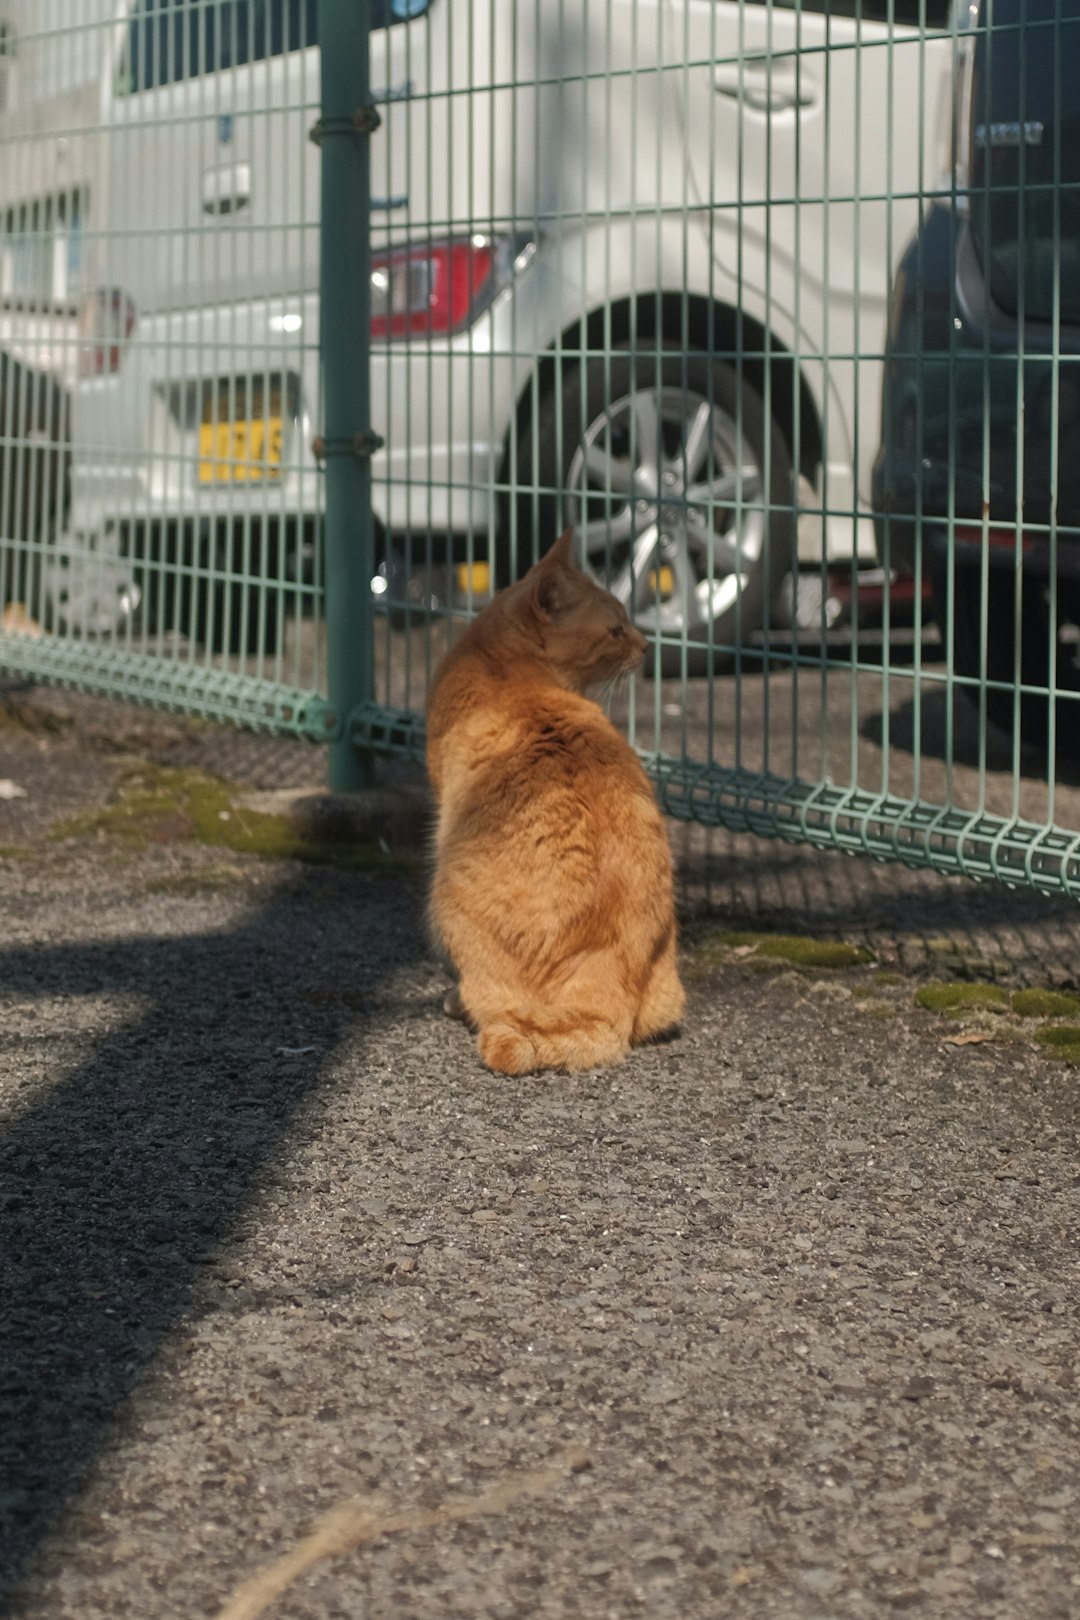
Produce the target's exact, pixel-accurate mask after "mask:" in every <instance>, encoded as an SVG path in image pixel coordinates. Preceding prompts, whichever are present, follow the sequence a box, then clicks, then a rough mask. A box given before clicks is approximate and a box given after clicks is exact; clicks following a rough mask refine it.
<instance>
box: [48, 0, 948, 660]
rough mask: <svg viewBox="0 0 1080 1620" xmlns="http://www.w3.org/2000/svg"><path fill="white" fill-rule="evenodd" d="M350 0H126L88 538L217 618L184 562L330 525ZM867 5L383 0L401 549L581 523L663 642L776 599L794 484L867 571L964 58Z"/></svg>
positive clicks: (901, 7)
mask: <svg viewBox="0 0 1080 1620" xmlns="http://www.w3.org/2000/svg"><path fill="white" fill-rule="evenodd" d="M317 9H318V8H317V5H316V3H315V0H211V3H209V4H208V3H207V0H123V4H122V5H121V6H120V7H119V9H118V13H117V18H116V23H115V26H114V28H113V29H112V30H111V31H110V32H109V35H108V40H107V46H106V50H105V53H104V54H105V61H104V64H103V70H102V84H101V118H102V124H103V128H104V130H105V132H106V134H105V139H106V140H107V157H106V163H105V181H104V185H103V188H102V197H101V202H102V204H103V207H104V212H103V213H100V214H99V215H98V219H97V221H96V224H95V231H94V233H93V240H94V244H95V250H96V254H97V257H96V259H95V261H94V269H95V282H96V290H95V291H94V293H93V294H91V295H90V296H89V297H88V299H87V300H86V302H85V304H84V308H83V316H82V328H81V338H82V348H81V352H80V376H79V378H78V381H77V383H76V387H75V405H74V417H73V421H74V430H73V438H74V462H73V473H72V491H73V509H72V526H73V528H74V529H75V530H76V531H79V532H80V533H82V534H84V535H88V534H97V535H99V536H103V535H106V534H107V535H111V536H113V537H114V541H115V543H116V544H117V545H118V546H119V549H120V550H121V552H122V553H123V554H124V555H125V556H129V557H131V558H133V559H134V560H135V563H136V564H137V565H138V566H140V567H141V566H142V565H143V563H144V562H150V563H155V562H158V561H164V562H166V563H168V564H170V565H174V572H175V574H176V578H177V580H178V581H179V584H178V585H177V587H176V590H175V591H174V590H173V589H172V587H167V586H166V585H165V584H163V583H162V579H163V578H165V574H167V573H168V570H166V571H165V574H162V576H161V577H160V578H159V577H157V576H154V577H155V579H156V583H155V586H154V589H153V590H151V589H144V592H143V598H144V600H143V610H144V612H145V613H147V614H148V615H149V618H150V621H151V623H153V622H154V620H155V615H156V616H157V622H158V623H159V625H160V623H161V622H162V621H163V620H164V621H169V622H173V623H180V624H181V627H183V628H189V629H190V628H192V627H191V626H190V624H185V623H184V619H185V615H187V616H188V617H190V601H188V599H187V598H185V597H184V593H183V589H182V588H181V587H182V584H183V578H184V569H185V568H186V567H187V566H188V565H190V564H192V563H194V564H195V566H196V568H197V569H203V570H205V569H209V570H210V571H211V572H212V573H213V572H214V571H215V570H216V571H217V572H219V573H221V572H227V571H230V570H231V571H233V573H234V574H236V575H237V577H240V578H242V579H246V580H252V579H254V578H256V577H258V576H259V575H260V574H261V573H263V572H268V573H269V574H271V575H274V574H275V573H278V574H280V575H281V576H282V577H291V578H298V577H299V564H298V558H300V557H302V555H303V554H304V551H305V547H307V549H308V550H309V551H310V549H311V546H312V543H313V539H314V535H315V533H316V527H315V524H314V522H313V519H314V517H315V515H316V513H317V510H318V502H319V499H320V493H319V492H320V480H319V476H318V469H317V463H316V460H315V457H314V454H313V450H312V443H313V441H314V440H315V439H316V437H317V434H318V431H319V420H318V418H319V398H320V379H319V356H318V331H319V300H318V249H319V242H318V222H319V154H318V150H317V148H316V147H315V146H314V145H313V144H312V143H311V142H310V141H309V139H308V133H309V129H310V126H311V124H312V122H313V120H314V116H315V109H316V107H317V101H318V82H319V63H318V46H317V38H316V28H317ZM854 9H856V8H855V7H854V6H853V5H852V4H851V3H850V0H840V3H837V0H812V3H810V4H804V5H803V6H802V8H801V10H799V11H792V10H788V9H786V8H785V7H783V6H782V5H781V4H779V3H776V0H774V3H773V4H770V5H763V4H758V3H756V0H741V3H739V0H606V3H604V4H600V3H595V4H589V3H587V0H582V3H574V4H566V5H560V6H556V5H554V4H552V3H551V0H514V3H509V0H508V3H506V4H503V5H498V6H493V5H491V4H490V3H489V0H485V3H483V4H481V3H479V0H460V3H455V4H451V0H373V3H372V7H371V10H372V17H373V22H374V25H375V26H374V31H373V34H372V42H371V75H372V81H373V84H374V85H375V86H376V87H377V91H378V99H379V101H380V108H379V110H380V114H381V127H380V128H379V129H378V131H377V132H376V133H375V135H374V137H373V138H372V193H373V198H372V223H373V231H374V243H375V253H376V260H375V264H374V268H373V274H372V289H373V299H374V316H373V322H372V339H373V343H374V353H373V362H372V416H373V422H372V425H373V427H374V428H375V430H376V431H377V432H378V433H379V434H380V435H381V436H382V438H383V439H384V440H385V447H384V449H383V450H382V451H381V452H380V453H379V455H378V456H377V458H376V462H375V499H376V513H377V517H378V520H379V523H380V525H381V527H382V530H383V532H384V534H385V536H386V537H387V538H388V539H389V541H390V542H391V543H401V542H404V543H406V544H410V541H411V549H412V550H413V551H414V552H415V553H416V554H420V553H422V552H424V551H425V550H426V551H427V552H428V554H430V547H431V543H432V542H431V538H430V537H432V536H434V537H435V538H436V541H437V543H439V544H442V543H443V542H444V541H445V540H446V538H447V537H449V547H450V553H451V555H458V554H464V552H465V550H466V549H467V550H468V554H469V555H470V557H472V556H476V557H479V558H483V557H485V555H486V556H488V557H489V560H490V561H491V562H493V563H494V565H495V572H496V576H497V577H498V578H500V579H502V578H506V577H509V575H510V574H512V573H513V571H514V570H515V569H516V568H517V567H518V566H520V565H521V564H522V563H523V562H524V561H525V560H527V559H529V558H531V556H532V555H533V554H534V553H535V551H536V549H537V548H538V547H539V546H542V545H544V544H545V543H546V542H547V541H548V540H549V539H550V537H551V535H552V534H554V533H555V532H557V528H558V525H559V523H560V522H561V521H562V520H564V519H565V520H568V521H570V522H573V523H574V524H575V525H576V527H577V529H578V531H579V534H580V538H581V546H582V551H583V554H584V557H585V559H586V561H588V562H590V563H592V565H593V566H594V567H596V569H597V570H598V571H600V572H602V573H603V574H604V576H605V577H606V578H607V579H608V580H609V581H610V582H611V584H612V588H613V589H615V590H616V591H617V593H618V594H620V595H621V596H622V597H623V598H624V599H625V600H626V601H627V603H628V605H629V606H630V607H631V608H632V610H633V612H634V614H635V617H636V619H637V622H638V623H639V624H640V625H641V626H642V628H644V629H646V630H649V629H657V630H659V631H661V632H663V633H666V634H669V635H671V636H672V637H675V638H681V636H682V635H683V633H684V632H685V633H687V634H689V636H690V638H691V639H692V640H695V641H704V640H706V639H708V638H711V639H712V641H713V643H714V644H717V643H731V642H733V641H734V640H735V638H736V637H737V636H742V637H745V636H746V635H747V634H748V633H749V632H750V631H751V630H753V629H754V628H755V627H756V625H757V624H758V623H759V622H760V619H761V617H762V614H763V612H764V610H765V605H766V601H767V597H768V595H769V593H770V592H771V590H772V589H773V587H774V586H775V585H776V584H777V583H778V582H779V580H780V579H781V578H782V576H783V575H784V574H785V573H786V572H787V571H788V569H789V568H790V567H791V564H792V558H793V554H794V549H795V542H794V538H793V536H792V525H791V518H790V515H789V511H790V508H791V505H792V503H793V501H794V500H795V499H796V498H797V497H798V499H799V504H800V509H801V512H802V516H801V518H800V522H799V525H798V540H797V546H798V553H799V556H800V558H801V559H802V560H803V561H804V562H810V563H820V562H821V560H822V557H823V555H824V557H826V558H828V559H839V558H850V557H851V556H852V555H853V554H854V555H856V556H858V557H865V558H867V559H872V558H873V555H874V545H873V532H872V523H871V520H870V512H869V504H868V503H869V491H870V471H871V466H872V463H873V457H874V453H875V449H876V437H877V421H876V418H877V411H878V400H879V397H880V356H881V353H882V350H883V347H884V338H885V325H886V307H887V297H888V290H889V285H890V279H891V272H892V268H893V264H894V261H895V259H896V258H897V257H898V255H899V252H900V250H901V249H902V247H903V245H904V243H905V241H906V240H907V238H908V236H909V235H910V232H911V230H912V228H913V227H914V225H915V222H916V218H917V211H918V195H919V193H920V191H921V190H923V189H926V188H928V187H929V186H930V185H931V184H932V182H933V179H934V178H935V176H934V174H933V172H932V166H933V161H934V159H933V138H932V131H931V129H930V127H929V126H930V125H931V124H932V122H933V119H934V116H935V115H936V113H937V111H938V107H939V103H940V101H941V96H942V87H943V86H944V85H945V84H947V82H948V79H949V74H950V66H951V45H950V41H949V38H948V36H947V34H946V33H944V32H939V33H938V34H937V35H936V36H934V35H931V36H930V37H928V38H920V34H919V31H918V27H917V19H918V11H919V0H863V3H862V4H861V6H860V7H859V8H858V9H859V10H860V12H861V17H860V19H859V20H856V19H855V18H854V17H851V16H848V15H844V13H847V12H850V11H852V10H854ZM944 9H945V7H944V4H943V3H942V4H941V10H942V14H944ZM927 14H928V15H929V16H930V17H931V19H932V20H933V16H934V0H930V3H929V5H928V6H927ZM887 15H891V16H892V18H893V20H892V21H891V22H889V21H886V17H887ZM489 546H490V551H489V550H488V548H489ZM519 559H520V562H519ZM150 577H151V575H150V573H147V579H149V578H150ZM169 577H172V576H171V575H169ZM144 584H145V581H144ZM185 601H187V604H188V605H187V606H186V607H185ZM244 622H245V625H246V630H245V631H244V634H243V637H242V639H243V640H245V641H246V643H247V644H248V645H254V644H258V643H261V644H265V645H269V644H272V642H273V639H274V635H275V630H274V625H273V623H272V622H271V621H270V620H268V619H267V618H266V616H265V615H263V617H262V619H260V620H259V621H258V628H257V630H256V620H255V616H254V615H251V616H249V617H248V618H246V619H245V621H244ZM233 630H234V631H236V626H234V627H233ZM233 639H234V640H235V635H234V638H233Z"/></svg>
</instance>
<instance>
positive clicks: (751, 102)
mask: <svg viewBox="0 0 1080 1620" xmlns="http://www.w3.org/2000/svg"><path fill="white" fill-rule="evenodd" d="M713 89H714V90H715V91H716V93H717V94H718V95H721V96H727V97H728V99H729V100H730V101H742V102H745V103H746V105H747V106H748V107H752V108H753V109H754V111H755V112H763V113H781V112H796V111H798V110H799V109H801V108H803V107H812V106H813V104H814V99H815V98H814V96H813V95H812V94H811V93H810V92H809V91H806V90H804V89H802V88H801V86H800V84H799V81H798V78H797V77H796V75H795V73H794V72H793V71H792V70H791V69H790V68H782V67H777V68H768V67H758V66H749V65H747V64H745V63H744V65H743V66H742V67H741V68H738V67H730V68H720V69H718V70H717V72H716V73H714V74H713Z"/></svg>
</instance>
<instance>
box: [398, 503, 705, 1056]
mask: <svg viewBox="0 0 1080 1620" xmlns="http://www.w3.org/2000/svg"><path fill="white" fill-rule="evenodd" d="M570 544H571V531H569V530H567V532H566V533H565V534H564V535H563V536H562V538H561V539H560V540H557V541H556V543H555V545H554V546H552V548H551V550H550V551H549V552H548V554H547V556H546V557H544V558H542V560H541V561H540V562H538V563H537V564H536V566H535V567H534V568H532V569H530V571H529V573H528V574H526V576H525V577H524V579H522V580H520V581H519V582H518V583H517V584H516V585H512V586H510V587H509V588H508V589H507V590H504V591H501V592H500V593H499V594H498V595H497V596H496V597H495V599H494V601H492V602H491V603H490V604H489V606H488V607H486V608H485V609H484V611H483V613H481V614H480V616H479V618H477V619H476V620H475V622H474V623H473V624H471V625H470V626H469V629H468V630H467V631H466V632H465V634H464V636H463V637H462V639H461V640H460V641H459V642H458V644H457V646H456V647H454V648H453V649H452V650H451V651H450V652H449V653H448V654H447V655H446V657H445V658H444V659H443V661H442V663H441V665H440V666H439V669H438V670H437V672H436V675H435V680H434V684H433V686H432V689H431V693H430V696H429V699H428V716H427V762H428V771H429V773H430V776H431V781H432V785H433V786H434V789H435V794H436V797H437V800H438V807H439V819H438V829H437V833H436V858H435V881H434V886H433V891H432V897H431V916H432V922H433V924H434V928H435V932H436V934H437V935H438V937H439V939H440V941H441V943H442V944H443V945H444V947H445V948H446V950H447V952H448V953H449V955H450V958H451V960H452V962H453V964H454V966H455V968H456V969H457V972H458V974H459V976H460V987H459V998H458V1005H457V1008H456V1010H458V1011H460V1012H461V1013H462V1014H463V1015H464V1016H465V1017H467V1018H468V1019H469V1020H470V1022H471V1023H473V1024H474V1025H475V1026H476V1028H477V1030H478V1031H479V1048H480V1056H481V1057H482V1058H483V1060H484V1062H485V1063H486V1064H487V1065H488V1066H489V1068H492V1069H497V1070H499V1071H501V1072H502V1073H504V1074H525V1073H527V1072H528V1071H529V1070H531V1069H544V1068H564V1069H589V1068H592V1067H593V1066H594V1065H596V1064H601V1063H615V1062H618V1061H619V1059H620V1058H623V1057H625V1055H626V1053H627V1051H628V1050H629V1048H630V1046H631V1044H632V1043H633V1042H635V1041H647V1040H648V1039H649V1038H650V1037H651V1036H654V1035H659V1034H662V1033H663V1032H664V1031H666V1030H669V1029H671V1028H672V1026H673V1025H674V1024H675V1023H676V1022H677V1021H678V1019H679V1016H680V1014H681V1012H682V1009H683V1001H684V996H683V989H682V985H681V984H680V983H679V975H678V969H677V967H676V963H675V915H674V908H673V903H672V880H671V855H670V851H669V848H668V841H667V834H666V832H665V829H664V824H663V822H662V820H661V817H660V812H659V810H658V808H657V804H656V799H655V797H654V794H653V790H652V788H651V786H650V784H649V781H648V778H647V777H646V775H645V772H644V771H643V770H642V768H641V763H640V761H639V760H638V758H637V755H636V754H635V753H634V751H633V749H632V748H631V747H630V745H629V743H628V742H627V741H626V740H625V738H624V737H622V736H621V735H620V733H619V732H618V731H617V730H616V729H615V727H614V726H613V725H612V723H611V721H610V720H609V719H608V718H607V716H606V715H605V714H604V712H603V710H602V709H601V708H600V707H599V705H598V704H596V703H594V702H592V701H591V699H589V698H586V697H585V696H583V693H584V691H585V688H586V687H589V686H592V685H594V684H596V683H597V682H599V681H604V680H607V679H609V678H611V677H613V676H618V675H623V674H629V672H630V671H631V670H633V669H636V668H637V666H638V665H639V664H640V663H641V660H642V658H643V656H644V653H645V648H646V645H647V643H646V641H645V638H644V636H642V635H640V634H639V632H638V631H637V630H635V629H634V628H633V627H632V626H631V624H630V622H629V620H628V619H627V617H626V614H625V612H624V611H623V609H622V607H621V606H620V604H619V603H618V602H617V601H616V600H615V598H614V597H613V596H611V595H610V594H609V593H608V592H607V591H605V590H603V589H602V588H601V587H600V586H599V585H597V584H595V583H594V582H593V581H592V580H591V579H590V578H589V577H588V576H587V575H585V574H583V573H581V572H580V571H579V570H578V569H576V568H574V567H573V566H572V565H571V562H570Z"/></svg>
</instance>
